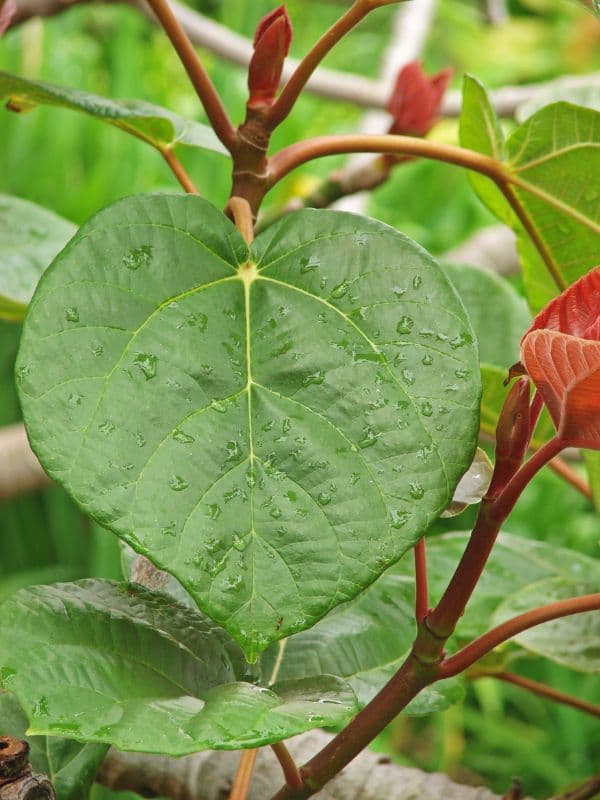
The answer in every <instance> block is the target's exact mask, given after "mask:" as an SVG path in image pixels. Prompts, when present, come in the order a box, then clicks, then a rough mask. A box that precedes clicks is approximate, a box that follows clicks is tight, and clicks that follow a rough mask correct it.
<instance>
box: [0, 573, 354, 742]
mask: <svg viewBox="0 0 600 800" xmlns="http://www.w3.org/2000/svg"><path fill="white" fill-rule="evenodd" d="M247 669H248V665H247V664H246V662H245V660H244V658H243V655H242V652H241V650H240V649H239V647H238V646H237V645H235V644H234V643H233V642H232V641H231V639H229V637H228V636H227V634H226V633H225V631H223V629H222V628H220V627H218V626H215V625H213V624H211V623H210V622H208V621H207V619H206V618H205V617H203V616H202V615H200V614H198V613H197V612H195V611H193V610H192V609H188V608H186V607H185V606H181V605H179V604H178V603H176V602H175V601H174V600H173V599H171V598H168V597H166V596H164V595H161V594H156V593H152V592H148V591H147V590H144V589H142V588H141V587H136V586H127V585H126V584H123V585H119V584H115V583H112V582H108V581H92V580H86V581H80V582H77V583H65V584H57V585H55V586H44V587H36V588H32V589H28V590H23V591H21V592H19V593H18V594H17V595H15V597H14V599H12V600H9V601H8V602H7V603H5V605H4V606H3V616H2V619H1V620H0V670H1V674H2V676H3V681H4V686H5V688H7V689H9V690H10V691H11V692H13V693H14V694H15V695H16V697H17V698H18V699H19V702H20V703H21V704H22V705H23V707H24V708H25V709H26V711H27V715H28V717H29V719H30V732H31V733H34V734H44V735H53V736H55V735H58V736H67V737H71V738H76V739H78V740H80V741H88V742H104V743H107V744H113V745H115V746H116V747H118V748H119V749H121V750H130V751H141V752H148V753H162V754H165V755H184V754H186V753H193V752H197V751H199V750H204V749H226V750H227V749H240V748H244V747H259V746H261V745H264V744H268V743H269V742H273V741H278V740H280V739H282V738H287V737H288V736H293V735H295V734H297V733H301V732H302V731H305V730H309V729H311V728H314V727H319V726H321V725H337V724H341V723H342V722H344V721H346V720H347V719H348V718H349V716H351V715H352V714H353V713H354V712H355V711H356V699H355V697H354V693H353V692H352V690H351V689H350V687H349V686H348V684H346V683H345V682H344V681H342V680H340V679H339V678H334V677H330V676H324V675H318V676H314V677H308V678H304V679H302V680H291V681H279V682H277V683H275V684H273V685H272V686H270V687H268V686H267V685H263V686H260V685H257V684H256V683H251V682H249V678H250V677H251V675H249V674H248V672H247Z"/></svg>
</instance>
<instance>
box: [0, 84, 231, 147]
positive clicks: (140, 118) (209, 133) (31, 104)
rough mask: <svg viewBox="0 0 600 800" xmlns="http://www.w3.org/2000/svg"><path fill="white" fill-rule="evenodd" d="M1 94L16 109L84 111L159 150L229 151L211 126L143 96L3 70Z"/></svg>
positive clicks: (0, 97) (0, 85)
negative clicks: (112, 96)
mask: <svg viewBox="0 0 600 800" xmlns="http://www.w3.org/2000/svg"><path fill="white" fill-rule="evenodd" d="M2 98H5V99H6V98H7V99H8V100H9V102H10V108H11V110H13V111H14V110H17V111H21V112H25V111H30V110H31V109H33V108H35V107H36V106H38V105H50V106H59V107H61V108H68V109H71V110H73V111H82V112H83V113H84V114H88V115H89V116H91V117H95V118H96V119H99V120H102V121H104V122H108V123H109V124H110V125H114V126H115V127H117V128H121V129H122V130H124V131H127V133H131V134H133V135H134V136H137V137H138V138H139V139H143V140H144V141H145V142H148V144H151V145H152V146H153V147H156V148H158V149H159V150H168V149H172V148H173V147H175V146H177V145H186V146H188V147H199V148H202V149H203V150H211V151H213V152H216V153H222V154H223V155H228V153H227V150H226V149H225V148H224V147H223V145H222V144H221V142H220V141H219V139H218V138H217V136H216V134H215V133H214V131H213V130H212V128H209V127H208V126H207V125H202V124H201V123H200V122H195V121H194V120H190V119H185V118H184V117H180V116H179V115H177V114H174V113H173V112H172V111H169V110H168V109H166V108H161V107H160V106H155V105H152V104H151V103H146V102H144V101H142V100H109V99H107V98H105V97H100V96H99V95H95V94H90V93H89V92H83V91H80V90H79V89H69V88H67V87H64V86H55V85H52V84H50V83H44V82H42V81H30V80H27V79H26V78H21V77H19V76H18V75H11V74H10V73H8V72H3V71H0V99H2Z"/></svg>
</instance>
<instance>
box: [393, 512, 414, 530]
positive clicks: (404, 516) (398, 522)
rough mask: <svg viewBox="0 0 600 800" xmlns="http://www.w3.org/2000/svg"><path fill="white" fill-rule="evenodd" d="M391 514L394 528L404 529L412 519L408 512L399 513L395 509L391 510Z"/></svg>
mask: <svg viewBox="0 0 600 800" xmlns="http://www.w3.org/2000/svg"><path fill="white" fill-rule="evenodd" d="M390 513H391V515H392V528H396V529H398V528H402V527H403V525H406V523H407V522H408V520H409V519H410V514H409V513H408V511H397V510H395V509H391V511H390Z"/></svg>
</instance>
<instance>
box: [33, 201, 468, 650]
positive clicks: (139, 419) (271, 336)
mask: <svg viewBox="0 0 600 800" xmlns="http://www.w3.org/2000/svg"><path fill="white" fill-rule="evenodd" d="M17 377H18V381H19V383H20V391H21V399H22V404H23V410H24V415H25V419H26V423H27V426H28V433H29V436H30V440H31V443H32V446H33V447H34V449H35V450H36V452H37V454H38V456H39V457H40V459H41V461H42V463H43V464H44V466H45V468H46V469H47V470H48V472H49V473H50V474H51V475H52V476H53V477H54V478H56V479H57V480H58V481H59V482H60V483H62V484H63V485H64V486H65V487H66V488H67V490H68V491H69V492H70V494H71V495H72V496H73V497H74V498H75V499H76V501H77V502H78V503H79V504H80V505H81V506H82V507H83V508H84V509H85V510H87V511H88V512H89V513H90V514H92V515H93V516H94V517H95V518H96V519H98V521H99V522H101V523H102V524H103V525H107V526H109V527H110V528H112V530H114V531H115V532H116V533H118V534H119V535H120V536H121V537H123V538H124V539H125V540H126V541H128V542H129V543H130V544H131V545H132V547H133V548H134V549H135V550H137V551H138V552H141V553H144V554H147V555H148V556H149V557H150V558H151V560H153V561H154V562H155V563H156V564H157V565H158V566H160V567H162V568H165V569H167V570H168V571H170V572H172V573H173V574H174V575H175V576H176V577H177V578H178V579H179V580H180V581H181V583H182V584H183V585H184V586H185V588H186V589H187V590H188V591H189V592H190V594H191V595H192V596H193V597H194V599H195V600H196V602H197V603H198V605H199V606H200V607H201V608H202V609H203V610H204V611H205V612H206V613H207V614H209V616H211V617H212V618H213V619H215V620H216V621H218V622H220V623H221V624H223V625H224V626H225V627H226V628H227V630H228V631H229V632H230V633H231V634H232V635H233V636H234V637H235V638H236V639H237V640H238V641H239V642H240V643H242V645H243V646H244V648H245V650H246V653H247V656H248V658H250V659H255V658H256V657H257V654H258V653H259V652H260V651H261V650H264V649H265V647H267V645H268V644H269V642H271V641H273V640H274V639H278V638H283V637H284V636H287V635H289V634H290V633H293V632H295V631H298V630H301V629H303V628H306V627H310V626H311V625H312V624H314V623H315V622H316V621H317V620H318V619H320V618H321V617H322V616H324V615H325V614H326V613H327V612H328V611H329V610H330V609H331V608H333V607H334V606H335V605H337V604H338V603H341V602H344V601H346V600H349V599H351V598H352V597H354V596H355V595H356V594H358V592H359V591H360V590H361V589H363V588H364V587H366V586H368V585H369V584H370V583H371V582H372V581H373V580H374V579H375V578H376V577H377V576H378V575H379V574H381V572H383V571H384V570H385V568H386V567H387V566H389V564H391V563H393V562H394V561H396V560H397V559H398V558H399V557H400V556H401V555H402V554H403V553H404V552H405V551H406V550H407V549H408V548H410V547H411V546H412V545H414V543H415V542H416V541H417V540H418V539H419V537H420V536H421V535H422V534H423V533H424V532H425V530H426V529H427V528H428V527H429V525H430V523H431V522H432V520H433V519H434V518H435V517H436V516H437V515H438V514H439V513H440V512H441V511H442V510H443V509H444V508H445V506H446V505H447V503H448V501H449V499H450V497H451V496H452V493H453V491H454V488H455V486H456V483H457V482H458V480H459V478H460V477H461V476H462V474H463V473H464V472H465V470H466V469H467V467H468V466H469V464H470V463H471V459H472V455H473V451H474V446H475V438H476V434H477V430H478V404H479V396H478V395H479V372H478V365H477V358H476V348H475V345H474V343H473V334H472V331H471V329H470V326H469V323H468V319H467V317H466V314H465V312H464V309H463V307H462V305H461V304H460V301H459V300H458V298H457V296H456V294H455V293H454V290H453V289H452V287H451V286H450V284H449V283H448V282H447V279H446V278H445V276H444V275H443V273H442V271H441V269H440V268H439V267H438V266H437V264H436V263H435V262H434V261H433V260H432V259H431V258H430V257H429V256H428V255H427V254H426V253H425V252H424V251H423V250H422V249H421V248H419V247H418V246H417V245H415V244H414V243H413V242H411V241H410V240H409V239H407V238H406V237H404V236H402V235H401V234H399V233H397V232H396V231H394V230H393V229H391V228H389V227H387V226H385V225H382V224H381V223H378V222H375V221H372V220H367V219H360V218H358V217H356V216H354V215H352V214H344V213H340V212H331V211H330V212H327V211H318V212H315V211H302V212H297V213H295V214H292V215H289V216H288V217H286V218H285V219H283V220H281V221H280V222H279V223H276V224H275V225H273V226H272V227H270V228H269V229H268V230H267V231H266V232H265V233H264V234H262V235H261V236H260V237H259V238H258V239H257V240H256V242H255V243H254V245H253V247H252V249H251V251H250V252H249V251H248V248H247V246H246V244H245V243H244V241H243V240H242V238H241V236H240V234H239V233H238V231H237V230H236V229H235V228H234V226H233V225H232V224H231V223H230V222H229V220H228V219H227V218H226V217H225V216H224V215H223V214H221V213H220V212H218V211H217V210H216V209H214V208H213V207H212V206H211V205H210V204H209V203H207V202H206V201H204V200H202V199H200V198H197V197H189V196H188V197H185V196H180V195H177V196H140V197H133V198H128V199H126V200H124V201H121V202H119V203H117V204H115V205H114V206H112V207H110V208H109V209H107V210H105V211H103V212H101V213H100V214H99V215H97V216H96V217H94V218H93V219H92V220H91V221H90V222H89V223H87V224H86V225H84V226H83V228H82V229H81V230H80V232H79V234H78V235H77V236H76V237H75V239H73V240H72V242H71V244H70V245H69V247H68V248H67V249H66V250H65V251H63V253H62V254H61V255H60V256H59V257H58V258H57V260H56V261H55V262H54V264H53V266H52V267H51V268H50V270H48V271H47V272H46V274H45V275H44V277H43V279H42V281H41V283H40V285H39V288H38V290H37V293H36V295H35V298H34V301H33V303H32V306H31V308H30V311H29V313H28V317H27V321H26V324H25V330H24V335H23V340H22V344H21V350H20V354H19V361H18V366H17Z"/></svg>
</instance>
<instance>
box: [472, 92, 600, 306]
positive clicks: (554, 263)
mask: <svg viewBox="0 0 600 800" xmlns="http://www.w3.org/2000/svg"><path fill="white" fill-rule="evenodd" d="M464 91H465V95H464V97H465V100H464V106H463V111H462V114H461V144H462V145H463V146H464V147H469V148H471V149H473V150H477V151H478V152H481V153H484V154H485V155H493V156H494V157H495V158H498V159H499V160H501V161H503V162H504V163H505V165H506V169H507V170H508V172H509V174H510V178H511V191H512V192H513V194H514V196H515V198H516V199H517V201H518V202H519V203H520V205H521V208H522V210H523V213H524V214H525V215H526V216H527V218H528V219H529V221H530V223H531V225H532V227H533V228H534V229H535V231H536V233H537V235H538V237H539V238H540V240H541V242H542V243H543V246H544V248H545V250H546V252H547V258H548V260H549V262H550V264H549V266H548V265H547V264H546V263H544V260H543V259H542V257H541V256H540V254H539V252H538V251H537V249H536V248H535V246H534V245H533V243H532V242H531V239H530V238H529V235H528V234H526V233H525V230H524V228H523V227H522V224H521V222H520V221H517V219H516V216H515V214H514V212H513V211H512V210H509V207H508V204H507V202H506V200H505V199H504V198H503V197H501V193H500V192H499V191H498V190H497V189H496V187H495V186H494V185H493V184H492V183H491V181H488V180H487V179H486V178H482V177H480V176H478V177H477V178H476V179H475V182H474V187H475V189H476V191H477V193H478V194H479V196H480V198H481V199H482V201H483V202H484V203H485V204H486V205H487V206H488V207H489V208H490V210H491V211H492V212H493V213H495V214H496V215H497V216H498V217H499V218H500V219H501V220H502V221H503V222H505V223H506V224H508V225H510V226H511V227H512V228H513V229H514V230H515V232H516V233H517V238H518V246H519V252H520V255H521V259H522V262H523V273H524V280H525V289H526V292H527V297H528V300H529V305H530V307H531V308H532V310H533V311H534V312H537V311H539V310H540V309H541V308H543V307H544V306H545V305H546V304H547V303H548V302H549V301H550V300H551V299H552V298H553V297H555V296H556V295H557V294H558V293H559V291H560V289H559V287H558V283H557V281H559V282H562V283H563V284H564V286H568V285H569V284H570V283H572V282H573V281H575V280H577V278H579V277H581V275H583V274H585V273H586V272H587V271H588V270H589V269H591V268H592V267H594V266H596V265H597V263H598V241H599V235H600V189H598V185H599V181H598V176H600V122H599V121H600V112H598V111H596V110H594V109H592V108H582V107H579V106H575V105H571V104H570V103H564V102H560V103H553V104H552V105H549V106H545V107H544V108H542V109H540V110H539V111H537V112H536V113H535V114H533V115H532V116H531V117H529V118H528V119H527V120H526V121H525V122H524V123H522V124H521V125H519V126H518V127H517V128H516V129H515V130H514V131H513V132H512V134H511V135H510V136H509V137H508V139H507V140H506V142H505V144H504V147H503V148H502V147H501V141H502V140H501V138H500V136H501V133H500V128H499V124H498V121H497V119H496V118H495V112H494V110H493V108H492V106H491V104H490V102H489V98H487V95H486V92H485V89H484V87H483V86H482V85H481V84H480V83H478V82H477V81H476V80H475V79H473V78H470V77H467V78H466V79H465V90H464ZM550 271H552V272H553V273H554V275H555V276H556V280H555V279H554V278H553V277H552V275H551V272H550Z"/></svg>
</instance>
